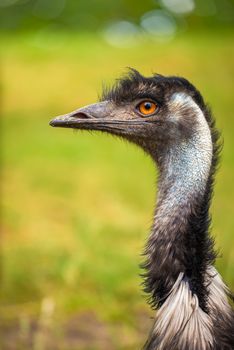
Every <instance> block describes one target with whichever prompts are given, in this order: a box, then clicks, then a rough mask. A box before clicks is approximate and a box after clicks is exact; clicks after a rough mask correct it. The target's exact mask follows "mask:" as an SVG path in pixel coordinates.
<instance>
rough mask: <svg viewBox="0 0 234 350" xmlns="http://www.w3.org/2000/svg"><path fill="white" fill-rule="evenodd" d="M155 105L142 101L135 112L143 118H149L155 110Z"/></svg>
mask: <svg viewBox="0 0 234 350" xmlns="http://www.w3.org/2000/svg"><path fill="white" fill-rule="evenodd" d="M157 107H158V106H157V104H156V103H154V102H152V101H143V102H141V103H140V104H139V105H138V106H137V110H138V111H139V112H140V113H141V114H142V115H144V116H150V115H151V114H153V113H154V112H155V111H156V109H157Z"/></svg>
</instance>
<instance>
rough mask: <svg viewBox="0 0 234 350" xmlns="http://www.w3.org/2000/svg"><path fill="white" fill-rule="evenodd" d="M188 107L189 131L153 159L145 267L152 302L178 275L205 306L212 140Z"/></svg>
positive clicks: (164, 293)
mask: <svg viewBox="0 0 234 350" xmlns="http://www.w3.org/2000/svg"><path fill="white" fill-rule="evenodd" d="M194 105H195V103H194ZM193 108H195V111H196V116H197V121H198V122H197V125H196V130H195V132H194V133H193V135H192V136H191V137H190V138H189V139H188V140H184V141H180V142H178V143H177V144H174V145H173V147H170V148H168V149H167V150H165V153H164V155H163V157H162V158H161V159H162V160H161V161H160V163H159V162H158V160H156V162H157V163H159V164H158V166H159V171H160V174H159V184H158V200H157V206H156V211H155V216H154V223H153V227H152V232H151V235H150V237H149V240H148V244H147V249H146V255H147V256H148V261H147V263H146V265H145V267H146V270H147V273H146V291H147V292H150V293H151V296H152V300H151V301H152V304H153V306H156V305H158V304H159V305H160V304H162V303H163V302H164V300H165V299H166V297H167V295H168V293H169V292H170V290H171V288H172V287H173V285H174V283H175V281H176V280H177V278H178V276H179V274H181V273H182V274H183V276H184V279H186V280H188V283H189V285H190V288H191V291H192V293H196V294H197V295H198V299H199V302H200V305H201V306H202V307H203V308H204V309H205V295H206V292H205V282H204V271H205V270H206V267H207V263H208V262H209V260H212V259H214V254H213V253H212V252H213V251H212V242H211V240H210V239H209V236H208V227H209V212H208V211H209V200H210V190H211V189H210V185H209V179H210V172H211V163H212V140H211V133H210V129H209V127H208V124H207V122H206V120H205V118H204V116H203V113H202V112H201V110H200V109H199V108H198V107H197V106H196V105H195V106H193ZM193 111H194V110H193Z"/></svg>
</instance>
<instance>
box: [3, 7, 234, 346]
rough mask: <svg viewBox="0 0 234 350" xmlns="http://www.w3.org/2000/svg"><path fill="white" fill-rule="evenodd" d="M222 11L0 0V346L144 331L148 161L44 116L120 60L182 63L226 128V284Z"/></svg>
mask: <svg viewBox="0 0 234 350" xmlns="http://www.w3.org/2000/svg"><path fill="white" fill-rule="evenodd" d="M233 24H234V4H233V2H232V1H230V0H206V1H203V0H197V1H195V0H161V1H156V0H155V1H153V0H145V1H133V0H125V1H114V0H112V1H108V0H99V1H97V0H96V1H95V0H90V1H84V0H80V1H75V0H73V1H72V0H57V1H48V0H0V28H1V36H0V38H1V49H2V50H1V61H2V68H1V71H2V88H1V90H2V115H3V118H2V121H1V123H2V125H1V130H2V135H1V136H2V146H3V151H2V181H1V184H2V194H3V196H2V198H3V201H2V210H1V214H2V215H1V216H2V236H1V238H2V240H1V289H0V298H1V302H0V349H3V350H9V349H12V350H13V349H25V350H28V349H34V350H45V349H46V350H47V349H59V350H65V349H67V350H73V349H82V350H83V349H85V350H86V349H92V350H97V349H108V350H111V349H129V350H130V349H139V348H140V347H141V346H142V344H143V343H144V340H145V338H146V336H147V330H148V328H149V327H150V324H151V317H153V312H151V311H150V309H149V307H148V306H147V304H146V300H145V296H144V295H143V292H142V291H141V287H140V283H141V279H140V277H139V273H140V269H139V263H140V262H141V260H142V258H141V255H140V252H141V251H142V248H143V246H144V243H145V240H146V236H147V234H148V233H147V232H148V231H149V228H150V224H151V218H152V213H153V205H154V201H155V191H156V186H155V178H156V171H155V169H154V166H153V164H152V163H151V160H150V159H148V158H147V157H145V155H144V154H143V152H141V150H138V149H137V148H135V147H134V146H132V145H130V144H126V143H123V142H122V141H119V140H117V139H113V138H111V137H110V136H106V135H99V134H92V135H91V134H86V133H84V132H77V133H74V132H72V131H71V130H62V129H61V130H60V129H53V128H51V127H49V126H48V122H49V120H50V119H51V118H52V117H53V116H55V115H58V114H63V113H66V112H69V111H71V110H74V109H76V108H78V107H79V106H82V105H84V104H89V103H92V102H95V101H96V100H97V97H98V95H99V94H100V93H101V87H102V84H103V82H105V83H107V84H111V82H113V80H114V79H115V78H116V77H118V76H120V75H121V74H123V73H124V72H125V67H129V66H131V67H134V68H136V69H138V70H140V71H141V72H142V73H143V74H146V75H150V74H152V72H158V73H161V74H165V75H169V74H178V75H181V76H185V77H186V78H188V79H189V80H191V81H192V82H193V83H194V84H195V85H196V86H197V87H198V88H199V89H200V90H201V92H202V94H203V96H204V97H205V99H206V100H207V101H208V102H209V103H210V105H211V106H212V109H213V112H214V114H215V116H216V119H217V125H218V127H219V129H221V131H222V135H223V138H224V149H223V152H222V159H221V167H220V170H219V172H218V175H217V181H216V187H215V197H214V202H213V205H212V214H213V226H212V233H213V235H214V237H215V238H216V247H217V249H218V251H219V252H220V258H219V259H218V260H217V268H218V270H219V271H220V272H221V273H222V275H223V277H224V279H225V281H226V282H227V283H228V284H229V286H230V287H232V288H234V248H233V244H234V221H233V199H234V184H233V176H234V153H233V149H234V138H233V132H234V117H233V109H234V102H233V76H234V46H233V43H234V40H233V38H234V37H233V34H234V28H233Z"/></svg>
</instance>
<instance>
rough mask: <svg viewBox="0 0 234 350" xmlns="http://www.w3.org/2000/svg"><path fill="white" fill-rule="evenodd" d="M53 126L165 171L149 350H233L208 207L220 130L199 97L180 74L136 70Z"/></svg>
mask: <svg viewBox="0 0 234 350" xmlns="http://www.w3.org/2000/svg"><path fill="white" fill-rule="evenodd" d="M50 125H52V126H54V127H64V128H73V129H85V130H97V131H102V132H107V133H110V134H113V135H117V136H120V137H121V138H124V139H126V140H128V141H130V142H133V143H134V144H136V145H138V146H140V147H141V148H142V149H143V150H144V151H145V152H146V153H147V154H149V155H150V156H151V157H152V159H153V161H154V162H155V164H156V165H157V167H158V169H159V179H158V196H157V203H156V209H155V215H154V219H153V224H152V229H151V232H150V235H149V238H148V241H147V244H146V247H145V251H144V255H145V262H144V264H143V268H144V273H143V277H144V289H145V291H146V292H147V293H148V294H149V301H150V304H151V306H152V308H153V309H154V310H155V314H156V315H155V320H154V323H153V326H152V329H151V332H150V335H149V337H148V340H147V341H146V343H145V346H144V349H145V350H213V349H214V350H233V349H234V313H233V309H232V307H231V305H230V304H229V301H228V298H229V297H230V296H231V293H230V291H229V289H228V288H227V287H226V285H225V284H224V282H223V280H222V278H221V277H220V275H219V273H218V272H217V270H216V269H215V267H214V263H215V259H216V252H215V250H214V241H213V239H212V238H211V236H210V229H209V228H210V222H211V217H210V214H209V208H210V203H211V198H212V192H213V184H214V174H215V170H216V167H217V162H218V156H219V151H220V142H219V132H218V131H217V129H216V127H215V121H214V119H213V117H212V115H211V112H210V110H209V108H208V107H207V105H206V104H205V102H204V100H203V98H202V96H201V94H200V92H199V91H198V90H197V89H196V88H195V87H194V86H193V85H192V84H191V83H190V82H189V81H188V80H186V79H184V78H181V77H175V76H169V77H166V76H162V75H159V74H156V75H153V76H152V77H144V76H142V75H141V74H140V73H139V72H137V71H136V70H133V69H131V70H130V71H129V73H128V74H127V75H126V76H124V77H123V78H122V79H119V80H117V81H116V83H115V84H114V86H113V87H112V88H111V89H104V92H103V96H102V98H101V101H100V102H99V103H95V104H91V105H88V106H85V107H82V108H80V109H78V110H75V111H74V112H71V113H69V114H66V115H62V116H59V117H56V118H55V119H53V120H52V121H51V122H50Z"/></svg>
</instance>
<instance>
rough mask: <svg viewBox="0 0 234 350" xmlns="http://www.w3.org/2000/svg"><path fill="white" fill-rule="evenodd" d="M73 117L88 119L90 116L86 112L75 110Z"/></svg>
mask: <svg viewBox="0 0 234 350" xmlns="http://www.w3.org/2000/svg"><path fill="white" fill-rule="evenodd" d="M73 117H76V118H79V119H89V118H90V116H89V115H88V114H85V113H82V112H77V113H75V114H73Z"/></svg>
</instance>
